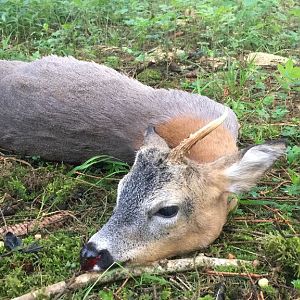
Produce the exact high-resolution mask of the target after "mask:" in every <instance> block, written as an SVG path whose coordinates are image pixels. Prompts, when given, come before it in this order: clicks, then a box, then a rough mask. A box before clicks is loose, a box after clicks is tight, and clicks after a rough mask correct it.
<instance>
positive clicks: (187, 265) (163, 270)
mask: <svg viewBox="0 0 300 300" xmlns="http://www.w3.org/2000/svg"><path fill="white" fill-rule="evenodd" d="M251 264H252V262H251V261H245V260H238V259H223V258H211V257H206V256H204V255H199V256H197V257H195V258H183V259H176V260H169V261H167V262H164V263H163V264H159V263H157V264H155V265H153V266H149V267H130V268H118V269H113V270H110V271H108V272H104V273H102V274H99V273H84V274H82V275H79V276H77V277H75V278H72V280H69V281H68V280H66V281H60V282H57V283H55V284H52V285H49V286H47V287H45V288H41V289H39V290H36V291H33V292H30V293H28V294H25V295H22V296H20V297H17V298H14V299H12V300H33V299H37V298H39V297H40V296H42V295H44V296H47V297H53V296H55V295H57V294H63V293H65V292H68V291H74V290H78V289H80V288H82V287H84V286H86V285H88V284H94V285H96V284H104V283H109V282H114V281H117V280H124V279H126V278H127V277H128V276H130V277H136V276H141V275H142V274H144V273H151V274H157V275H159V274H169V273H175V272H185V271H189V270H194V269H195V268H199V267H206V268H211V267H215V266H242V265H251Z"/></svg>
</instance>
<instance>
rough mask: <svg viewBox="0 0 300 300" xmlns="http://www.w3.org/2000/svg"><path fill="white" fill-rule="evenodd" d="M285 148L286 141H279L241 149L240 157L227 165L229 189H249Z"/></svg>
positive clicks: (231, 190)
mask: <svg viewBox="0 0 300 300" xmlns="http://www.w3.org/2000/svg"><path fill="white" fill-rule="evenodd" d="M285 149H286V145H285V143H284V142H282V141H277V142H270V143H266V144H262V145H257V146H253V147H251V148H249V149H247V150H242V151H240V153H239V154H240V155H238V158H237V159H236V160H235V161H234V162H233V163H231V164H230V165H227V167H226V168H225V171H224V175H225V177H226V179H227V182H228V186H227V191H228V192H231V193H240V192H245V191H248V190H249V189H250V188H251V187H253V186H254V185H255V184H256V182H257V181H258V180H259V179H260V177H261V176H262V175H263V174H264V172H265V171H266V170H268V169H269V168H270V167H271V166H272V164H273V163H274V162H275V160H276V159H278V158H279V157H280V156H281V155H283V154H284V152H285Z"/></svg>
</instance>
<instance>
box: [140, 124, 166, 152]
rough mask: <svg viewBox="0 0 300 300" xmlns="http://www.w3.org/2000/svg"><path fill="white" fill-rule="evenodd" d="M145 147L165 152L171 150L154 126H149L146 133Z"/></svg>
mask: <svg viewBox="0 0 300 300" xmlns="http://www.w3.org/2000/svg"><path fill="white" fill-rule="evenodd" d="M143 146H144V147H155V148H160V149H164V150H169V149H170V148H169V146H168V144H167V143H166V141H165V140H164V139H163V138H162V137H160V136H159V135H158V134H157V133H156V132H155V128H154V127H153V126H149V127H148V128H147V129H146V131H145V133H144V144H143Z"/></svg>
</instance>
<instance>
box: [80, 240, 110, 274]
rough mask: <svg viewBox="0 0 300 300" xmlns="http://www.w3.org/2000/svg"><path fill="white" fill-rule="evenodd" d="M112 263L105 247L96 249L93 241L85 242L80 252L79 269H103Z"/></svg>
mask: <svg viewBox="0 0 300 300" xmlns="http://www.w3.org/2000/svg"><path fill="white" fill-rule="evenodd" d="M113 263H114V260H113V258H112V256H111V254H110V253H109V251H108V250H107V249H102V250H97V248H96V245H95V244H94V243H91V242H89V243H87V244H86V245H84V246H83V247H82V249H81V252H80V264H81V269H82V270H84V271H92V270H94V271H100V270H105V269H107V268H108V267H110V266H111V265H112V264H113Z"/></svg>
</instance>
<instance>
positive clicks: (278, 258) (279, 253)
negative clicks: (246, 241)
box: [264, 235, 300, 277]
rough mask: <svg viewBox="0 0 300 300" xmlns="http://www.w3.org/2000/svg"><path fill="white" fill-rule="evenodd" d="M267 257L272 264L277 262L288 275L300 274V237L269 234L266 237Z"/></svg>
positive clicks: (296, 275) (297, 275) (295, 275)
mask: <svg viewBox="0 0 300 300" xmlns="http://www.w3.org/2000/svg"><path fill="white" fill-rule="evenodd" d="M264 248H265V251H266V257H267V258H268V261H269V262H270V263H271V264H276V266H278V267H280V269H281V270H282V271H283V272H284V273H285V276H287V277H291V276H294V277H299V276H300V238H299V237H292V238H284V237H282V236H280V235H276V236H275V235H269V236H267V237H266V238H265V242H264Z"/></svg>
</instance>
